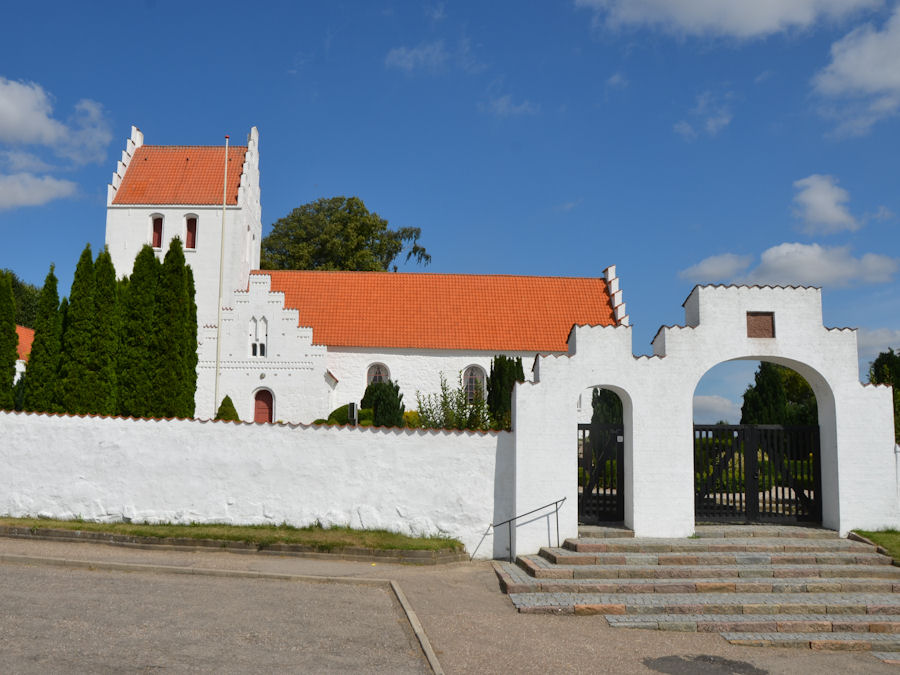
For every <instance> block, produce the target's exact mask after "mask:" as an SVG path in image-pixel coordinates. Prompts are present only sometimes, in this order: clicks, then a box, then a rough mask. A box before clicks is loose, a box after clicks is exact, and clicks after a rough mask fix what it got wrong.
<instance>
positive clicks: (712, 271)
mask: <svg viewBox="0 0 900 675" xmlns="http://www.w3.org/2000/svg"><path fill="white" fill-rule="evenodd" d="M752 262H753V256H750V255H736V254H734V253H723V254H722V255H713V256H710V257H708V258H704V259H703V260H701V261H700V262H698V263H697V264H696V265H692V266H691V267H688V268H687V269H685V270H682V271H681V272H679V273H678V276H679V277H681V278H682V279H686V280H687V281H693V282H695V283H707V284H708V283H715V282H718V281H729V280H731V279H734V278H735V277H736V276H738V275H739V274H741V273H742V272H744V270H746V269H747V268H748V267H750V264H751V263H752Z"/></svg>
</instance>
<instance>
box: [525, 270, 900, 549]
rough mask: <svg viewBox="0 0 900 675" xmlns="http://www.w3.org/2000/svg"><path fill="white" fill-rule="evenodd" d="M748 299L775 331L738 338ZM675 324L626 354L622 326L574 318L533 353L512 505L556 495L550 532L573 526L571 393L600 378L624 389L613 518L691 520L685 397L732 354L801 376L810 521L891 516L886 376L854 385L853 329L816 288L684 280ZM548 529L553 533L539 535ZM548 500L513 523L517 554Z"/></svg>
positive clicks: (666, 528) (858, 524) (667, 528)
mask: <svg viewBox="0 0 900 675" xmlns="http://www.w3.org/2000/svg"><path fill="white" fill-rule="evenodd" d="M747 312H773V313H774V317H775V337H774V338H750V337H747ZM685 323H686V325H685V326H673V327H664V328H662V329H660V332H659V333H658V334H657V336H656V338H655V339H654V342H653V350H654V355H653V356H652V357H634V356H633V352H632V345H631V329H630V328H628V327H626V326H617V327H586V326H584V327H575V328H573V331H572V333H571V335H570V339H569V353H568V355H563V356H551V357H539V358H538V359H537V361H536V364H535V383H534V384H525V385H522V386H517V387H516V390H515V393H514V422H513V424H514V426H513V428H514V430H515V440H516V506H515V508H516V513H523V512H525V511H528V510H530V509H532V508H535V507H538V506H541V505H543V504H545V503H548V502H551V501H553V500H556V499H560V498H561V497H566V499H567V501H566V503H565V505H564V506H563V508H562V509H561V512H560V527H561V530H562V536H564V537H567V536H568V537H571V536H575V535H576V534H577V525H578V523H577V495H578V493H577V478H576V477H577V472H576V466H577V456H576V453H577V447H576V443H575V442H574V430H575V425H576V423H577V412H576V411H577V408H576V401H577V397H578V395H579V394H580V393H581V392H582V391H583V390H584V389H586V388H588V387H592V386H604V387H606V388H609V389H612V390H613V391H616V393H618V394H619V396H620V397H621V398H622V401H623V408H624V422H625V428H626V434H625V437H626V441H625V464H626V466H625V519H626V525H628V526H629V527H631V528H633V529H634V531H635V534H636V535H638V536H662V537H683V536H688V535H690V534H692V533H693V531H694V492H693V490H694V476H693V411H692V399H693V394H694V390H695V388H696V386H697V383H698V382H699V381H700V378H701V377H703V375H704V374H705V373H706V372H707V371H708V370H709V369H710V368H712V367H714V366H715V365H717V364H719V363H722V362H724V361H730V360H736V359H753V360H767V361H773V362H776V363H781V364H783V365H788V366H790V367H791V368H794V369H795V370H797V371H798V372H799V373H800V374H801V375H803V376H804V377H805V378H806V380H807V381H808V382H809V383H810V385H811V386H812V387H813V390H814V392H815V394H816V398H817V401H818V407H819V416H820V417H819V424H820V429H821V447H822V479H823V480H822V483H823V489H822V492H823V494H822V502H823V525H824V526H825V527H828V528H832V529H835V530H838V531H840V532H841V533H842V534H844V533H846V532H847V531H848V530H850V529H853V528H877V527H886V526H897V525H900V513H898V501H897V482H896V466H895V455H894V442H893V408H892V399H891V390H890V388H889V387H870V386H864V385H862V384H860V381H859V373H858V365H857V363H858V360H857V359H858V357H857V347H856V332H855V331H853V330H849V329H827V328H825V327H824V326H823V325H822V306H821V293H820V291H819V289H816V288H773V287H718V286H705V287H697V288H695V289H694V291H693V292H692V293H691V295H690V296H689V297H688V299H687V300H686V301H685ZM551 534H553V536H551ZM554 537H555V533H551V529H550V516H549V511H548V512H547V513H545V514H538V516H537V517H535V518H533V519H531V521H529V522H528V523H522V524H521V525H520V526H519V527H518V528H517V531H516V535H515V550H516V552H517V553H528V552H532V551H536V550H537V549H538V548H539V547H540V546H543V545H547V544H548V543H552V540H553V538H554Z"/></svg>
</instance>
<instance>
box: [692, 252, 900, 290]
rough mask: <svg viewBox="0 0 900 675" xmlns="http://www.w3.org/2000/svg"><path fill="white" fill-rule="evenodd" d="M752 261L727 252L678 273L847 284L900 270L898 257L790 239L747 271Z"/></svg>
mask: <svg viewBox="0 0 900 675" xmlns="http://www.w3.org/2000/svg"><path fill="white" fill-rule="evenodd" d="M752 262H753V258H752V257H751V256H741V255H736V254H733V253H724V254H722V255H715V256H711V257H709V258H705V259H704V260H701V261H700V262H699V263H697V264H696V265H693V266H692V267H688V268H687V269H685V270H682V271H681V272H679V274H678V276H679V277H681V278H682V279H686V280H688V281H694V282H696V283H713V282H717V281H718V282H730V283H741V284H770V285H773V286H775V285H783V286H788V285H795V286H831V287H844V286H850V285H853V284H881V283H886V282H889V281H891V280H892V279H893V278H894V275H895V274H896V273H897V271H898V270H900V259H898V258H891V257H889V256H886V255H881V254H878V253H866V254H864V255H862V256H860V257H855V256H854V255H853V254H852V253H851V252H850V248H849V247H848V246H834V247H826V246H820V245H819V244H799V243H790V242H788V243H784V244H779V245H778V246H773V247H772V248H769V249H766V250H765V251H763V253H762V255H761V256H760V260H759V264H758V265H756V267H754V268H752V269H750V270H749V271H747V268H748V267H750V265H751V263H752Z"/></svg>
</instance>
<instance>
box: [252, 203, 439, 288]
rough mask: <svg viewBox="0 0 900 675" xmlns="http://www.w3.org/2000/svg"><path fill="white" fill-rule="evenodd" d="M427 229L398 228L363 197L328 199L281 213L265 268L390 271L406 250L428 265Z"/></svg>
mask: <svg viewBox="0 0 900 675" xmlns="http://www.w3.org/2000/svg"><path fill="white" fill-rule="evenodd" d="M421 234H422V230H421V229H420V228H418V227H401V228H398V229H396V230H392V229H390V228H389V227H388V221H387V220H385V219H384V218H382V217H381V216H379V215H378V214H377V213H374V212H370V211H369V210H368V209H367V208H366V205H365V204H364V203H363V201H362V200H361V199H360V198H359V197H331V198H322V199H318V200H316V201H314V202H310V203H309V204H304V205H303V206H299V207H297V208H296V209H294V210H293V211H291V212H290V213H289V214H288V215H287V216H285V217H284V218H280V219H279V220H278V221H277V222H276V223H275V225H274V226H273V227H272V231H271V232H270V233H269V234H268V235H267V236H266V237H264V238H263V240H262V260H261V266H262V268H263V269H269V270H352V271H360V272H379V271H387V270H390V269H392V268H393V270H394V271H396V269H397V267H396V265H394V261H395V260H396V259H397V257H398V256H400V255H401V254H402V253H403V252H404V251H406V257H405V260H406V261H409V260H415V261H416V263H417V264H424V265H427V264H428V263H429V262H431V256H430V255H429V254H428V252H427V251H426V250H425V247H424V246H422V245H420V244H419V237H420V236H421Z"/></svg>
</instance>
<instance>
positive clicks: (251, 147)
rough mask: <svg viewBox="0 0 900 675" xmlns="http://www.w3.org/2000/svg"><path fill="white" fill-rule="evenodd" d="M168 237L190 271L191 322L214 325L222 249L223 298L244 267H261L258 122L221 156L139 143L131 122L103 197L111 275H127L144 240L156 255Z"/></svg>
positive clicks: (243, 285)
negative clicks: (179, 244) (193, 294)
mask: <svg viewBox="0 0 900 675" xmlns="http://www.w3.org/2000/svg"><path fill="white" fill-rule="evenodd" d="M226 181H227V182H226ZM223 185H224V190H223ZM223 202H224V204H223ZM223 210H224V218H223ZM223 220H224V222H223ZM174 237H180V238H181V242H182V244H183V245H184V255H185V259H186V261H187V264H189V265H190V266H191V269H192V270H193V272H194V284H195V285H196V289H197V295H196V299H197V321H198V323H199V325H200V326H201V327H202V326H205V325H213V324H215V323H216V321H217V311H218V307H217V305H218V296H219V260H220V256H221V255H222V251H223V250H224V267H223V270H222V294H223V299H224V300H225V301H226V302H227V300H228V298H230V297H231V294H232V292H233V291H235V290H246V289H247V284H248V281H249V279H250V270H253V269H258V268H259V252H260V240H261V237H262V221H261V211H260V199H259V132H258V130H257V128H256V127H253V128H252V129H251V130H250V134H249V135H248V136H247V144H246V145H233V146H230V147H228V159H227V162H226V159H225V146H224V145H222V146H197V145H188V146H182V145H144V134H143V133H141V131H140V130H139V129H138V128H137V127H131V137H130V138H129V139H128V141H127V142H126V144H125V150H123V151H122V158H121V160H120V161H119V163H118V166H117V168H116V172H115V173H114V174H113V177H112V182H111V183H110V184H109V186H108V188H107V198H106V245H107V247H108V248H109V253H110V255H111V256H112V260H113V264H114V265H115V268H116V274H117V276H120V277H121V276H124V275H128V274H131V269H132V266H133V265H134V258H135V256H136V255H137V254H138V252H139V251H140V250H141V247H142V246H144V245H145V244H150V245H151V246H152V247H153V249H154V250H155V251H156V252H157V255H158V257H159V258H160V259H162V258H163V256H165V254H166V251H167V250H168V248H169V242H170V241H171V240H172V239H173V238H174ZM223 237H224V247H223V245H222V243H223Z"/></svg>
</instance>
